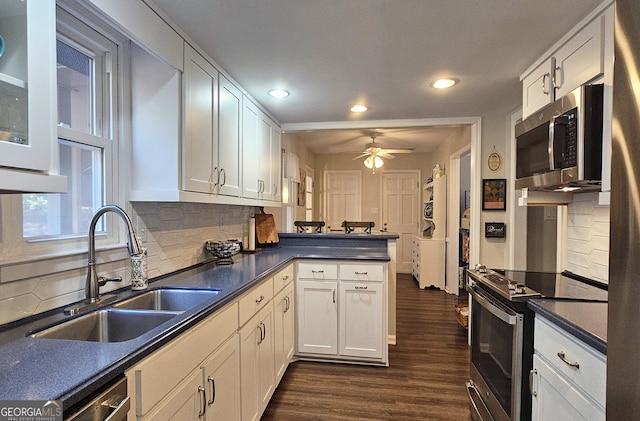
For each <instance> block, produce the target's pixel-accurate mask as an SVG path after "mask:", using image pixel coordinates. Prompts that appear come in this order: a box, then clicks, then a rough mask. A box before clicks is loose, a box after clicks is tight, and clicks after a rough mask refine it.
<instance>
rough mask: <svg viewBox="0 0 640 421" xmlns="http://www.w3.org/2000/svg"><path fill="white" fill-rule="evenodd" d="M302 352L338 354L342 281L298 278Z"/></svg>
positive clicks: (297, 297)
mask: <svg viewBox="0 0 640 421" xmlns="http://www.w3.org/2000/svg"><path fill="white" fill-rule="evenodd" d="M296 287H297V293H296V303H297V306H298V354H304V353H311V354H320V355H338V281H337V280H327V281H310V280H298V282H297V285H296Z"/></svg>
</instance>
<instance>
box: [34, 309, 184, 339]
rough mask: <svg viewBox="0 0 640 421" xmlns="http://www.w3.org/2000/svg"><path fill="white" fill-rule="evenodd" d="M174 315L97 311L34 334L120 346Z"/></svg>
mask: <svg viewBox="0 0 640 421" xmlns="http://www.w3.org/2000/svg"><path fill="white" fill-rule="evenodd" d="M177 314H178V313H176V312H160V311H133V310H124V309H122V310H120V309H106V310H99V311H95V312H93V313H89V314H86V315H84V316H80V317H78V318H76V319H72V320H69V321H68V322H64V323H60V324H59V325H56V326H53V327H50V328H48V329H45V330H42V331H40V332H37V333H34V334H33V335H31V336H33V337H35V338H49V339H70V340H75V341H91V342H123V341H128V340H130V339H133V338H136V337H138V336H140V335H142V334H144V333H146V332H148V331H150V330H151V329H153V328H155V327H158V326H160V325H161V324H162V323H164V322H166V321H167V320H169V319H171V318H173V317H175V316H176V315H177Z"/></svg>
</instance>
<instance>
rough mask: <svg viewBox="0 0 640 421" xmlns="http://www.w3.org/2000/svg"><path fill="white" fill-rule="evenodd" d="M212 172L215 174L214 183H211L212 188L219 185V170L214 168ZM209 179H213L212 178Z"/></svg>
mask: <svg viewBox="0 0 640 421" xmlns="http://www.w3.org/2000/svg"><path fill="white" fill-rule="evenodd" d="M213 171H214V172H215V173H216V182H215V183H213V187H218V186H219V185H220V169H219V168H218V167H215V168H214V169H213ZM211 178H212V179H213V176H211Z"/></svg>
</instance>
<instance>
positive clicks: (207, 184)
mask: <svg viewBox="0 0 640 421" xmlns="http://www.w3.org/2000/svg"><path fill="white" fill-rule="evenodd" d="M183 77H184V149H183V150H184V168H183V171H184V180H183V183H184V189H185V190H190V191H196V192H202V193H213V192H214V189H215V183H216V182H217V174H214V171H215V164H214V159H215V158H214V153H217V151H215V144H217V142H218V71H217V70H216V69H215V68H214V67H213V66H212V65H211V64H209V62H208V61H206V60H205V59H204V57H202V56H201V55H200V54H198V53H197V52H196V51H195V50H194V49H193V48H191V47H190V46H189V45H185V50H184V76H183Z"/></svg>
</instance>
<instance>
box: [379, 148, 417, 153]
mask: <svg viewBox="0 0 640 421" xmlns="http://www.w3.org/2000/svg"><path fill="white" fill-rule="evenodd" d="M413 150H414V148H404V149H385V150H384V151H385V152H388V153H411V152H413Z"/></svg>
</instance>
